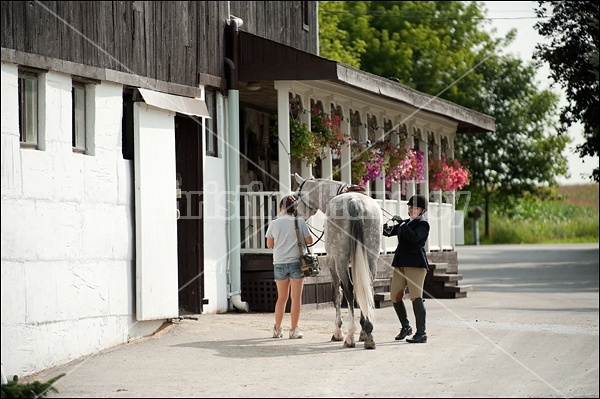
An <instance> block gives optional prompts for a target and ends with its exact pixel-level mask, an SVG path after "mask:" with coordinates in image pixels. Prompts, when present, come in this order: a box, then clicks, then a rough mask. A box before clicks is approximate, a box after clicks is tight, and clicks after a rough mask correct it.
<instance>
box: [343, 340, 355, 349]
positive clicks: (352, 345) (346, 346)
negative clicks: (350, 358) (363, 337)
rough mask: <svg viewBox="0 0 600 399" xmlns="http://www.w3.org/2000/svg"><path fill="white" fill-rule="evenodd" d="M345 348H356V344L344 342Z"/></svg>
mask: <svg viewBox="0 0 600 399" xmlns="http://www.w3.org/2000/svg"><path fill="white" fill-rule="evenodd" d="M344 348H356V342H346V341H344Z"/></svg>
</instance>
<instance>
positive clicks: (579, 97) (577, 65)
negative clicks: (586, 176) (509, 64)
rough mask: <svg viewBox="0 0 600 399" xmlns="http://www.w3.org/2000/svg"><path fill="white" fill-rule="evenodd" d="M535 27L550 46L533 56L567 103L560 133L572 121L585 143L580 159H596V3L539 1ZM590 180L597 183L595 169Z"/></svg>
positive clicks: (599, 175)
mask: <svg viewBox="0 0 600 399" xmlns="http://www.w3.org/2000/svg"><path fill="white" fill-rule="evenodd" d="M538 3H539V8H537V9H536V14H537V16H538V17H540V18H544V19H545V20H543V21H541V22H538V23H536V24H535V29H536V30H537V31H538V32H539V34H540V35H542V36H545V37H547V38H549V39H551V42H550V44H542V43H540V44H538V45H537V46H536V52H535V54H534V57H535V58H536V59H538V60H542V61H545V62H547V63H548V64H549V66H550V77H551V78H552V79H553V80H554V81H555V82H557V83H559V84H560V85H561V87H562V88H563V89H565V92H566V97H567V101H568V104H567V105H566V106H565V107H564V108H563V109H562V111H561V113H560V122H561V127H560V130H559V131H560V132H561V133H564V132H566V130H567V129H568V128H569V127H570V126H571V125H572V124H573V123H576V122H580V123H581V124H582V125H583V135H584V138H585V141H584V143H583V144H580V145H578V146H577V148H576V150H577V152H579V156H580V157H581V158H583V157H585V156H588V155H589V156H596V157H597V156H598V114H599V113H600V106H599V101H598V89H599V88H598V42H599V41H600V30H599V29H598V4H595V3H592V2H591V1H539V2H538ZM590 179H592V180H594V181H596V182H598V181H600V173H599V170H598V167H596V168H595V169H594V170H593V171H592V175H591V176H590Z"/></svg>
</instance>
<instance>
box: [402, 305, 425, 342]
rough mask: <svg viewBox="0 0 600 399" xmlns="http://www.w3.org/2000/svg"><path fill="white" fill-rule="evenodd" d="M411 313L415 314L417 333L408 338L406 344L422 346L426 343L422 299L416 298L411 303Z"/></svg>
mask: <svg viewBox="0 0 600 399" xmlns="http://www.w3.org/2000/svg"><path fill="white" fill-rule="evenodd" d="M413 312H415V319H416V324H417V333H416V334H415V335H413V336H412V338H408V339H407V340H406V342H410V343H411V344H420V343H423V344H424V343H425V342H427V334H426V333H425V304H424V303H423V298H417V299H415V300H414V301H413Z"/></svg>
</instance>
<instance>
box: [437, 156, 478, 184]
mask: <svg viewBox="0 0 600 399" xmlns="http://www.w3.org/2000/svg"><path fill="white" fill-rule="evenodd" d="M469 182H470V175H469V171H468V170H467V169H465V168H464V167H463V166H462V165H461V163H460V162H459V161H458V160H457V159H452V160H448V159H447V157H446V156H445V155H442V157H441V158H440V159H434V158H431V159H430V160H429V189H430V190H434V191H435V190H442V191H454V190H459V189H461V188H463V187H464V186H466V185H468V184H469Z"/></svg>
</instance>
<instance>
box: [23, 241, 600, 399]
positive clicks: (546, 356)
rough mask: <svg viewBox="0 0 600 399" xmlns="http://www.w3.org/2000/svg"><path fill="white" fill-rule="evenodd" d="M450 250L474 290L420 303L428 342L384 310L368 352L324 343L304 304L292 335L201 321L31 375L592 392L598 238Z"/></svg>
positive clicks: (69, 387) (326, 314)
mask: <svg viewBox="0 0 600 399" xmlns="http://www.w3.org/2000/svg"><path fill="white" fill-rule="evenodd" d="M458 257H459V273H461V274H463V276H464V279H463V283H464V284H473V285H474V287H475V289H474V291H472V292H469V294H468V296H467V298H461V299H444V300H433V299H428V300H427V301H426V307H427V318H428V323H427V327H428V335H429V341H428V343H427V344H408V343H406V342H400V343H399V342H395V341H394V340H393V337H394V336H395V335H396V333H397V331H398V328H399V327H398V322H397V320H396V317H395V314H394V311H393V309H392V308H389V307H388V308H383V309H377V310H376V317H377V319H376V320H375V330H374V335H375V339H376V342H377V349H375V350H365V349H363V348H362V346H360V345H357V347H356V348H353V349H343V348H342V347H341V344H340V343H337V342H330V340H329V339H330V337H331V332H332V326H333V318H334V310H333V308H326V309H318V310H304V311H303V314H302V318H301V327H302V329H303V330H304V333H305V337H304V339H302V340H289V339H273V338H270V334H271V326H272V324H273V317H272V315H271V314H265V313H248V314H238V313H228V314H222V315H200V316H199V317H198V320H183V321H182V322H179V323H176V324H172V325H170V326H169V327H168V328H166V329H164V330H163V331H162V332H160V333H158V334H156V335H155V336H153V337H150V338H146V339H141V340H137V341H134V342H132V343H129V344H126V345H121V346H119V347H116V348H113V349H111V350H107V351H103V352H101V353H99V354H96V355H94V356H89V357H85V358H82V359H80V360H78V361H75V362H72V363H71V364H68V365H65V366H62V367H57V368H54V369H51V370H47V371H45V372H44V373H40V374H37V375H35V376H31V377H34V378H35V379H40V380H42V381H44V380H47V379H48V378H50V377H52V376H54V375H57V374H58V373H61V372H66V373H67V375H66V376H65V377H63V378H62V379H61V380H60V381H59V382H58V383H57V385H56V388H57V389H58V390H59V393H50V395H49V397H116V398H125V397H130V398H131V397H342V398H343V397H594V398H597V397H598V396H599V390H598V385H599V384H598V380H599V378H598V364H599V355H598V353H599V351H598V347H599V343H598V331H599V329H598V319H599V313H598V298H599V295H598V292H599V289H598V270H599V267H598V244H593V245H587V244H582V245H520V246H513V245H506V246H477V247H476V246H463V247H459V248H458ZM409 306H410V305H409ZM409 313H410V307H409ZM411 320H413V318H412V317H411ZM284 323H289V315H286V317H285V319H284Z"/></svg>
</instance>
